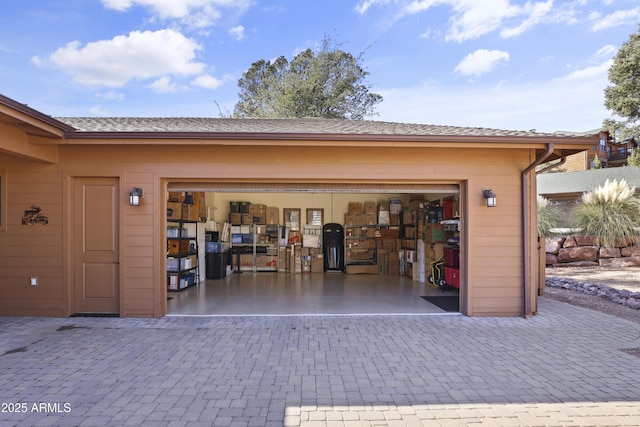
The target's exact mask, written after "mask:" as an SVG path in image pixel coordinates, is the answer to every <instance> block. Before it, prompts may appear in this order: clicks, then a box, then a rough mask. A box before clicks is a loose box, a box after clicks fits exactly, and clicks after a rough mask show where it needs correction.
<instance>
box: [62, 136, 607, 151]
mask: <svg viewBox="0 0 640 427" xmlns="http://www.w3.org/2000/svg"><path fill="white" fill-rule="evenodd" d="M65 138H66V139H68V140H70V141H73V142H70V143H71V144H78V143H80V144H82V143H83V142H84V143H91V141H102V142H101V143H104V142H105V140H112V141H114V142H115V143H118V144H123V143H126V144H138V143H140V141H141V140H145V141H147V143H148V142H149V141H154V142H155V143H157V144H159V145H165V144H172V143H174V142H175V141H181V142H182V143H184V141H192V142H197V144H198V145H201V144H206V143H207V142H209V143H212V142H213V143H214V144H220V143H224V142H225V141H229V142H233V144H234V145H250V144H258V145H272V142H273V141H279V142H280V143H283V142H289V144H286V143H285V144H282V145H292V144H291V143H296V142H297V143H303V142H305V141H315V142H320V141H324V142H326V143H330V142H336V143H338V142H340V143H343V142H345V141H347V142H355V143H371V142H378V143H385V142H386V143H392V144H393V145H398V144H399V143H400V144H401V143H406V144H410V145H414V144H416V143H421V144H423V143H455V144H456V145H457V146H459V144H464V143H472V144H496V143H499V144H501V145H502V144H516V145H518V146H521V145H528V146H531V147H533V148H538V146H539V147H543V146H544V145H546V144H548V143H554V144H557V145H559V148H560V147H563V148H565V149H567V148H568V149H570V150H573V151H575V152H579V151H583V150H585V149H588V148H589V147H591V146H592V145H593V144H594V142H595V141H597V139H598V137H597V135H593V136H561V135H540V136H522V135H520V136H517V135H506V136H505V135H399V134H349V133H273V132H268V133H267V132H264V133H263V132H107V131H74V132H67V133H65ZM265 143H266V144H265Z"/></svg>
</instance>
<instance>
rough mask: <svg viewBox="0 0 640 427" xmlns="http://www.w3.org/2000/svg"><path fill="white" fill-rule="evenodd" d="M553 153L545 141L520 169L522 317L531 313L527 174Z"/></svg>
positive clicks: (527, 316) (551, 144)
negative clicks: (534, 156)
mask: <svg viewBox="0 0 640 427" xmlns="http://www.w3.org/2000/svg"><path fill="white" fill-rule="evenodd" d="M552 153H553V143H552V142H549V143H547V150H546V151H545V152H544V153H542V155H540V157H538V158H537V159H536V160H535V162H533V163H531V164H530V165H529V166H528V167H527V168H526V169H525V170H523V171H522V175H521V178H522V183H521V185H522V256H523V260H522V261H523V265H524V267H523V272H524V313H523V317H524V318H525V319H528V318H529V317H530V315H531V314H530V313H531V295H530V293H529V292H530V289H529V288H530V287H531V277H530V275H529V267H530V262H529V256H530V253H531V251H530V248H529V187H528V186H527V175H528V174H529V172H531V171H532V170H533V169H534V168H535V167H536V166H538V165H539V164H541V163H542V162H544V161H545V160H546V159H547V158H548V157H549V156H550V155H551V154H552Z"/></svg>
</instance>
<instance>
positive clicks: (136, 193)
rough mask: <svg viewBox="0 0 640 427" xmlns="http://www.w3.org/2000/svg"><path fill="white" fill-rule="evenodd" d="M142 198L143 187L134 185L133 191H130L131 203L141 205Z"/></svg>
mask: <svg viewBox="0 0 640 427" xmlns="http://www.w3.org/2000/svg"><path fill="white" fill-rule="evenodd" d="M141 198H142V188H138V187H133V191H132V192H131V193H129V204H130V205H131V206H140V199H141Z"/></svg>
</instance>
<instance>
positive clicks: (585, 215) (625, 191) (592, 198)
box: [575, 179, 640, 247]
mask: <svg viewBox="0 0 640 427" xmlns="http://www.w3.org/2000/svg"><path fill="white" fill-rule="evenodd" d="M639 220H640V200H639V199H638V198H637V197H635V188H630V187H629V186H628V185H627V182H626V181H625V180H624V179H623V180H620V182H618V181H617V180H615V179H614V180H613V181H609V180H607V181H606V182H605V183H604V184H603V185H601V186H598V187H596V188H595V189H594V190H593V191H591V192H590V193H584V194H583V195H582V204H581V205H580V206H579V207H578V208H577V209H576V211H575V227H576V228H581V229H582V233H584V234H587V235H589V236H593V237H594V238H595V241H596V244H598V245H600V246H605V247H614V246H616V244H631V243H635V242H637V241H638V238H639V237H640V234H639V232H638V229H637V228H636V227H637V226H638V225H640V224H639Z"/></svg>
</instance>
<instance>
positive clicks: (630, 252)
mask: <svg viewBox="0 0 640 427" xmlns="http://www.w3.org/2000/svg"><path fill="white" fill-rule="evenodd" d="M620 253H621V254H622V256H624V257H640V246H627V247H626V248H622V250H621V251H620Z"/></svg>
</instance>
